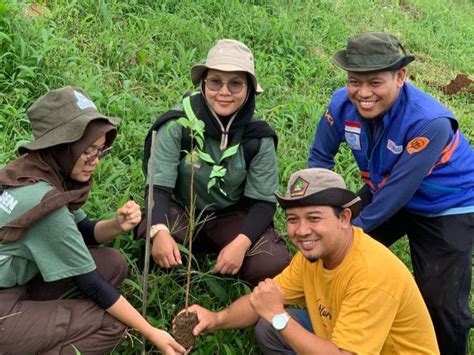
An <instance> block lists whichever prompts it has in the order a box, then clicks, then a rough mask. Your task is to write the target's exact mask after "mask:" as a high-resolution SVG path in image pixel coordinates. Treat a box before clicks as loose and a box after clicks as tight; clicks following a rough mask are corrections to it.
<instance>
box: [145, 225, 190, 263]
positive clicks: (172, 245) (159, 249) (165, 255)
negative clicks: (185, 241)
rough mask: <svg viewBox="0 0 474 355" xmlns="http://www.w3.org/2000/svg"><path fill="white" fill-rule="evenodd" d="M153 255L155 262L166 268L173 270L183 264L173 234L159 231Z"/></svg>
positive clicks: (153, 247)
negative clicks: (172, 268)
mask: <svg viewBox="0 0 474 355" xmlns="http://www.w3.org/2000/svg"><path fill="white" fill-rule="evenodd" d="M151 255H152V256H153V260H155V262H156V263H157V264H158V265H160V266H161V267H164V268H171V267H175V266H178V265H181V264H182V262H181V253H180V252H179V249H178V244H177V243H176V241H175V240H174V239H173V237H172V236H171V234H169V233H168V232H167V231H165V230H161V231H159V232H158V235H156V236H155V238H154V240H153V245H152V249H151Z"/></svg>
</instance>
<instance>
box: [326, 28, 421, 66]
mask: <svg viewBox="0 0 474 355" xmlns="http://www.w3.org/2000/svg"><path fill="white" fill-rule="evenodd" d="M332 60H333V61H334V63H336V64H337V65H338V66H339V67H341V68H342V69H344V70H347V71H353V72H372V71H381V70H396V69H400V68H403V67H404V66H406V65H408V64H409V63H411V62H412V61H414V60H415V57H414V56H412V55H408V54H407V53H406V51H405V49H404V48H403V47H402V44H401V43H400V40H399V39H398V38H397V37H395V36H394V35H392V34H390V33H384V32H366V33H362V34H360V35H357V36H353V37H351V38H349V40H348V41H347V48H346V49H344V50H342V51H339V52H337V53H336V54H335V55H334V56H333V58H332Z"/></svg>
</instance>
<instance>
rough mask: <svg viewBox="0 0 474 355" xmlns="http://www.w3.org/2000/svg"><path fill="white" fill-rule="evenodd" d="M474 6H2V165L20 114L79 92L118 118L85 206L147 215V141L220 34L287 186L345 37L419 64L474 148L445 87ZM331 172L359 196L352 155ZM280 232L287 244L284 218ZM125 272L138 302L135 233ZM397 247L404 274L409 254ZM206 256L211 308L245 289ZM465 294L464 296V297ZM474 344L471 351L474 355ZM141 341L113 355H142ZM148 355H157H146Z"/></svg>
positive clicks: (88, 2) (202, 297)
mask: <svg viewBox="0 0 474 355" xmlns="http://www.w3.org/2000/svg"><path fill="white" fill-rule="evenodd" d="M473 14H474V4H473V2H472V1H470V0H456V1H446V0H372V1H369V0H353V1H349V0H348V1H341V0H332V1H331V0H320V1H276V0H275V1H270V0H268V1H263V0H262V1H258V0H255V1H219V2H217V1H173V0H162V1H155V0H135V1H119V0H110V1H104V0H100V1H99V0H98V1H94V0H77V1H72V0H71V1H60V0H57V1H38V3H37V4H35V5H34V6H31V2H26V1H13V0H10V1H1V0H0V144H1V147H2V149H1V150H0V165H2V164H5V163H7V162H8V161H9V160H10V159H12V158H14V157H15V151H16V147H17V146H18V145H19V144H21V143H23V142H25V141H29V140H30V139H31V133H30V127H29V122H28V119H27V118H26V114H25V113H26V109H27V108H28V106H29V105H30V104H31V103H32V102H33V101H34V100H36V99H37V98H38V97H39V96H40V95H42V94H43V93H44V92H45V91H46V90H48V89H54V88H58V87H60V86H64V85H76V86H79V87H82V88H83V89H84V90H85V91H86V92H88V93H89V94H90V95H91V96H92V97H93V99H94V101H95V103H96V104H97V106H98V107H99V108H100V109H101V110H102V111H104V112H105V113H107V114H109V115H114V116H118V117H122V119H123V120H122V123H121V126H120V136H119V138H118V139H117V141H116V143H115V144H114V148H113V155H112V156H111V157H110V158H108V159H106V160H104V161H103V162H102V163H101V165H100V167H99V169H98V171H97V173H96V175H95V183H94V187H93V191H92V193H91V195H90V200H89V202H88V203H87V205H86V206H85V209H86V211H87V212H88V213H89V217H91V218H105V217H110V216H111V215H112V213H113V211H114V210H115V208H116V207H118V206H119V205H121V204H122V203H123V202H124V201H126V200H127V199H129V198H133V199H135V200H136V201H138V202H139V203H140V204H141V205H142V206H143V205H144V201H143V192H144V177H143V174H142V172H141V157H142V145H143V139H144V137H145V134H146V132H147V130H148V128H149V127H150V125H151V124H152V122H153V121H154V119H155V118H156V117H157V116H158V115H159V114H161V113H163V112H164V111H165V110H167V109H169V108H171V107H172V106H174V105H175V104H176V103H178V102H179V101H180V98H181V97H182V95H183V94H184V93H186V92H189V91H192V90H193V87H192V84H191V80H190V78H189V69H190V67H191V65H193V64H195V63H198V62H202V61H203V60H204V59H205V56H206V53H207V50H208V49H209V48H210V47H211V46H212V45H213V44H214V43H215V42H216V41H217V40H218V39H220V38H235V39H238V40H241V41H243V42H244V43H246V44H247V45H248V46H249V47H250V48H252V50H253V52H254V54H255V58H256V65H257V77H258V79H259V81H260V83H261V85H262V87H263V88H264V89H265V92H264V93H263V94H262V95H260V96H259V97H258V100H257V110H258V116H259V117H260V118H263V119H265V120H267V121H268V122H270V123H271V125H272V126H273V127H274V128H275V129H276V131H277V133H278V134H279V142H280V143H279V148H278V162H279V169H280V177H281V186H282V187H283V186H284V185H285V183H286V181H287V179H288V177H289V176H290V174H291V172H292V171H294V170H296V169H299V168H303V167H305V166H306V159H307V151H308V148H309V145H310V142H311V140H312V138H313V135H314V132H315V127H316V124H317V122H318V121H319V118H320V117H321V114H322V113H323V112H324V110H325V107H326V105H327V104H328V102H329V99H330V97H331V93H332V92H333V90H335V89H336V88H338V87H341V86H343V85H344V84H345V73H344V72H343V71H342V70H339V69H337V68H336V67H335V66H334V65H333V64H332V62H331V57H332V55H333V54H334V53H335V51H337V50H339V49H342V48H343V47H344V46H345V43H346V40H347V37H348V36H350V35H352V34H357V33H360V32H364V31H387V32H391V33H393V34H396V35H398V36H399V37H401V39H402V43H403V44H404V46H405V48H406V49H407V51H408V52H409V53H412V54H414V55H415V56H416V61H415V62H414V63H413V64H411V65H410V66H409V78H410V79H409V80H410V81H411V82H412V83H414V84H415V85H416V86H418V87H420V88H421V89H423V90H425V91H426V92H428V93H430V94H431V95H433V96H435V97H436V98H437V99H438V100H439V101H441V102H442V103H444V104H445V105H447V106H448V107H449V108H450V109H452V111H453V112H454V113H455V114H456V116H457V117H458V119H459V121H460V124H461V127H462V131H463V133H464V134H465V135H466V136H467V137H468V139H469V140H470V142H471V144H473V142H474V122H473V120H472V117H473V114H474V100H473V94H472V86H471V91H470V92H468V91H464V92H460V93H458V94H456V95H452V96H450V95H446V94H444V93H443V92H442V91H441V90H440V89H439V87H440V86H442V85H446V84H448V83H449V81H450V80H451V79H453V78H454V77H455V76H456V75H457V74H467V75H470V77H471V78H472V77H473V74H474V61H473V58H474V27H473V26H472V17H473ZM336 170H337V171H338V172H340V173H341V174H342V175H343V176H344V177H345V178H346V181H347V182H348V185H349V187H350V188H351V189H353V190H355V189H357V188H358V187H359V186H360V185H361V182H360V180H359V178H358V170H357V167H356V165H355V163H354V162H353V159H352V156H351V155H350V153H349V151H348V150H347V149H343V150H342V151H341V152H340V154H339V155H338V157H337V167H336ZM277 226H278V228H279V230H280V231H281V233H282V234H283V235H285V232H284V225H283V218H282V215H281V211H279V212H278V214H277ZM114 246H115V247H117V248H120V249H122V250H123V252H124V254H125V255H126V256H127V257H128V259H129V262H130V265H131V269H130V274H129V278H128V279H127V280H126V283H125V285H124V287H123V292H124V293H125V295H126V296H127V297H128V298H129V299H130V300H131V301H132V302H133V303H134V304H135V305H136V306H137V307H140V306H141V286H140V285H141V280H142V278H143V274H142V272H141V268H142V264H143V263H142V261H141V260H142V258H143V255H142V252H141V250H142V245H141V242H138V241H133V240H132V239H131V236H130V235H125V236H122V237H120V238H119V239H118V240H117V241H116V242H115V244H114ZM392 249H393V251H394V252H395V253H396V254H397V255H398V256H399V257H400V258H401V259H402V260H403V261H404V262H405V263H406V264H407V265H408V266H410V259H409V252H408V245H407V242H406V240H401V241H399V242H397V243H396V245H394V246H393V247H392ZM211 260H212V258H203V259H201V260H200V261H199V263H196V264H195V268H196V269H195V270H196V271H195V272H194V273H193V281H192V288H191V292H192V297H193V299H192V302H197V303H200V304H202V305H204V306H207V307H210V308H213V309H218V308H221V307H223V306H225V305H226V304H228V303H229V302H230V301H231V300H232V299H234V298H236V297H238V296H239V295H241V294H243V293H245V292H247V291H248V290H249V288H248V287H247V286H246V285H245V284H244V283H242V282H239V281H236V280H233V279H225V278H219V277H215V276H212V275H210V274H208V273H207V271H208V270H209V269H210V265H211ZM150 283H151V285H150V288H151V289H150V294H149V301H148V304H149V306H148V315H149V320H150V321H151V322H152V323H153V324H155V325H156V326H158V327H161V328H166V329H170V322H171V320H172V319H173V317H174V315H175V314H176V313H177V311H178V310H180V309H181V308H182V307H183V304H184V270H182V269H176V270H173V271H171V272H163V271H160V270H153V272H152V274H151V275H150ZM471 293H472V292H471ZM252 336H253V335H252V330H245V331H238V332H234V331H229V332H216V333H214V334H208V335H204V336H201V337H200V338H199V340H198V344H197V347H196V350H195V353H196V354H245V353H246V354H256V353H258V350H257V349H256V346H255V343H254V340H253V338H252ZM473 338H474V336H473V335H471V339H470V340H471V349H472V351H474V339H473ZM139 349H140V344H139V341H138V339H137V338H136V334H134V333H133V332H132V333H130V337H128V339H127V340H126V341H125V342H124V343H123V344H122V345H121V346H120V347H119V348H117V349H116V351H115V352H114V353H116V354H132V353H137V352H138V351H139ZM154 352H156V350H151V349H150V353H154Z"/></svg>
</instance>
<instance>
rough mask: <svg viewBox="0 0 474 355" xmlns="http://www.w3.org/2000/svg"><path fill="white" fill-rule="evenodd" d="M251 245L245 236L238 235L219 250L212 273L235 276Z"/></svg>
mask: <svg viewBox="0 0 474 355" xmlns="http://www.w3.org/2000/svg"><path fill="white" fill-rule="evenodd" d="M251 245H252V242H251V241H250V239H249V238H248V237H247V236H245V235H244V234H239V235H238V236H237V237H236V238H235V239H234V240H233V241H232V242H230V243H229V244H227V245H226V246H225V247H224V248H223V249H222V250H221V252H220V253H219V255H218V256H217V262H216V266H214V270H213V271H214V272H215V273H220V274H230V275H235V274H237V273H238V272H239V270H240V268H241V267H242V263H243V262H244V258H245V253H246V252H247V250H249V248H250V246H251Z"/></svg>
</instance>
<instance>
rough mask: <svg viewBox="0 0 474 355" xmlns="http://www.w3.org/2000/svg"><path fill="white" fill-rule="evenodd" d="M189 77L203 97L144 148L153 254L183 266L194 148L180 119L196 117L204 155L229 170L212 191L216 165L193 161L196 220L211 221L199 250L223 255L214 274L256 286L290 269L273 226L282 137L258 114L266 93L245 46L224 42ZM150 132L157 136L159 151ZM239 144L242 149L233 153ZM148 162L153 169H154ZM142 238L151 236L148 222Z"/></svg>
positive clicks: (169, 116) (165, 121)
mask: <svg viewBox="0 0 474 355" xmlns="http://www.w3.org/2000/svg"><path fill="white" fill-rule="evenodd" d="M191 79H192V81H193V83H194V84H195V85H197V86H199V88H200V92H198V93H195V94H192V95H190V96H188V97H186V98H185V99H184V100H183V105H182V106H179V107H177V108H175V109H173V110H171V111H168V112H166V113H165V114H164V115H162V116H161V117H160V118H159V119H158V120H157V121H156V122H155V124H154V125H153V127H152V128H151V130H150V132H149V134H148V136H147V140H146V144H145V163H144V166H145V170H146V171H147V172H148V180H147V184H148V182H149V181H150V180H149V176H150V175H152V174H153V185H154V186H153V194H154V196H153V199H154V208H153V211H152V221H151V224H152V228H151V237H152V243H153V245H152V255H153V258H154V260H155V261H156V263H157V264H158V265H160V266H161V267H164V268H171V267H175V266H177V265H180V264H181V263H182V260H181V253H180V251H179V249H178V243H182V242H183V241H184V239H185V234H186V226H187V216H186V213H185V210H186V209H188V208H189V205H190V201H189V188H190V176H191V164H190V160H189V159H188V158H187V157H186V155H185V154H182V151H183V150H189V149H190V144H189V146H188V143H186V142H187V141H189V138H188V135H189V131H188V130H185V129H183V128H182V127H181V125H179V124H177V119H178V118H180V117H188V118H190V117H194V116H195V117H197V118H198V119H200V120H201V121H202V122H203V123H204V125H205V132H204V148H203V150H204V152H205V153H207V154H209V156H210V157H211V158H212V159H213V160H214V161H215V162H219V161H220V165H221V166H223V167H225V168H226V173H225V176H224V178H223V181H221V182H220V183H219V184H216V185H214V186H213V187H211V188H208V182H209V180H210V175H211V171H212V170H213V167H214V164H210V163H208V162H206V161H204V160H203V159H200V160H199V161H198V162H194V163H193V165H194V173H193V174H194V193H195V194H196V196H197V198H196V204H197V211H196V216H197V215H199V214H201V213H202V214H201V216H203V218H206V217H208V216H211V218H210V219H207V220H204V223H203V224H202V225H201V226H200V228H199V231H198V233H197V235H196V237H195V239H194V246H195V247H194V246H193V248H194V249H193V250H198V251H199V250H201V251H204V252H215V253H216V254H217V261H216V264H215V267H214V270H213V271H214V272H216V273H219V274H230V275H236V274H238V275H239V276H240V277H241V278H242V279H244V280H246V281H248V282H250V283H251V284H257V283H258V282H259V281H261V280H263V279H265V278H267V277H273V276H274V275H276V274H278V273H279V272H280V271H281V270H282V269H283V268H284V267H285V266H286V265H287V264H288V262H289V254H288V251H287V248H286V244H285V242H284V241H283V240H282V239H281V238H280V236H279V235H278V234H277V232H276V231H275V229H274V228H273V215H274V213H275V210H276V201H275V198H274V196H273V192H274V191H276V190H277V189H278V167H277V161H276V153H275V149H276V142H277V139H276V134H275V132H274V131H273V130H272V129H271V128H270V126H269V125H268V124H267V123H266V122H264V121H259V120H257V119H256V118H255V117H254V111H255V97H256V95H258V94H260V93H261V92H262V91H263V90H262V88H261V87H260V85H259V84H258V82H257V78H256V76H255V65H254V58H253V54H252V52H251V51H250V49H249V48H247V47H246V46H245V45H244V44H243V43H241V42H239V41H236V40H231V39H223V40H220V41H218V42H217V44H216V45H215V46H214V47H213V48H211V49H210V51H209V53H208V56H207V60H206V63H205V64H203V65H195V66H193V67H192V69H191ZM152 131H157V136H156V144H155V147H154V149H153V151H151V150H150V137H151V132H152ZM233 147H238V148H237V149H236V150H234V151H233ZM230 151H232V153H231V154H229V156H228V157H226V158H222V157H223V156H226V155H227V153H229V152H230ZM150 157H152V159H154V170H153V171H149V166H150V164H149V158H150ZM146 190H148V189H146ZM146 198H147V196H146ZM137 234H138V235H139V236H142V237H143V235H144V234H145V223H144V221H142V225H141V226H140V227H139V228H138V233H137Z"/></svg>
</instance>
